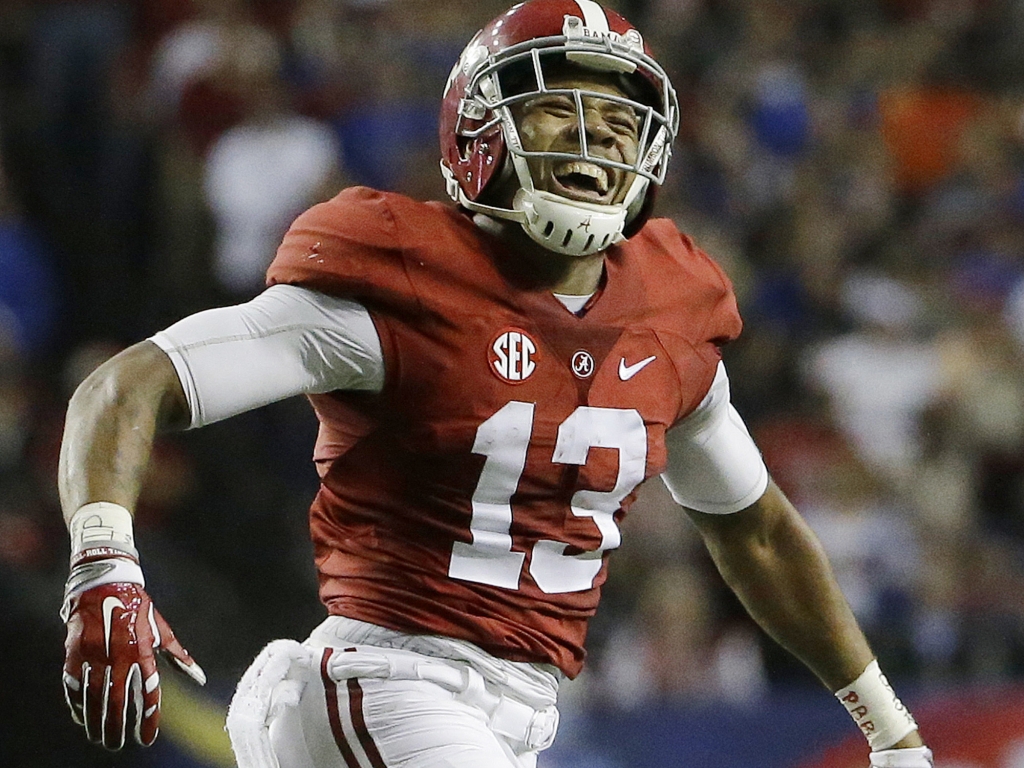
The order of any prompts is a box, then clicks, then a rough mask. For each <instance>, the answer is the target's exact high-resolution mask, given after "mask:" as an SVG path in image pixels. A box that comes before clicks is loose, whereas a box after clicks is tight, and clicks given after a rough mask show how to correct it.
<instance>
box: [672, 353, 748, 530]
mask: <svg viewBox="0 0 1024 768" xmlns="http://www.w3.org/2000/svg"><path fill="white" fill-rule="evenodd" d="M665 447H666V450H667V452H668V461H667V467H666V469H665V472H664V473H662V476H661V477H662V480H663V481H664V483H665V485H666V486H667V487H668V490H669V492H670V493H671V494H672V498H673V499H675V501H676V502H677V503H679V504H682V505H683V506H684V507H689V508H690V509H695V510H697V511H698V512H705V513H708V514H718V515H724V514H731V513H733V512H738V511H740V510H741V509H745V508H746V507H749V506H750V505H751V504H753V503H754V502H755V501H757V500H758V499H759V498H761V495H762V494H763V493H764V492H765V489H767V487H768V468H767V467H766V466H765V463H764V460H763V459H762V458H761V452H760V451H759V450H758V448H757V446H756V445H755V444H754V441H753V439H752V438H751V437H750V433H749V432H748V431H747V428H746V426H745V425H744V424H743V420H742V419H741V418H740V415H739V413H737V412H736V409H735V408H734V407H733V406H732V404H731V403H730V402H729V378H728V376H727V375H726V372H725V366H724V365H723V364H722V363H719V364H718V370H717V372H716V374H715V379H714V382H713V383H712V384H711V389H710V390H709V391H708V394H707V395H706V396H705V397H704V400H703V401H702V402H701V404H700V405H699V406H698V407H697V409H696V410H695V411H693V413H691V414H690V415H689V416H687V417H686V418H685V419H683V420H682V421H681V422H679V423H678V424H677V425H676V426H675V427H673V428H672V429H670V430H669V431H668V432H667V433H666V435H665Z"/></svg>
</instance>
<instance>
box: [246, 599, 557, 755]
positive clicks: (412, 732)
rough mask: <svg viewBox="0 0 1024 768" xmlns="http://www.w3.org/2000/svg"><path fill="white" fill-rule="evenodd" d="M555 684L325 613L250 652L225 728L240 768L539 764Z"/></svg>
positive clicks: (548, 674) (550, 730)
mask: <svg viewBox="0 0 1024 768" xmlns="http://www.w3.org/2000/svg"><path fill="white" fill-rule="evenodd" d="M389 646H390V647H389ZM395 646H398V647H395ZM439 654H443V655H439ZM558 680H559V675H558V673H556V672H554V670H552V669H551V668H547V667H544V666H541V665H532V664H518V663H514V662H508V661H504V660H501V659H497V658H495V657H493V656H490V655H489V654H486V653H484V652H483V651H482V650H481V649H479V648H477V647H476V646H473V645H470V644H469V643H463V642H460V641H455V640H449V639H447V638H438V637H423V636H415V635H405V634H403V633H398V632H394V631H392V630H387V629H383V628H380V627H376V626H374V625H370V624H366V623H364V622H358V621H354V620H352V619H345V618H342V617H330V618H328V619H327V621H325V622H324V624H322V625H321V626H320V627H318V628H317V629H316V630H314V632H313V634H312V635H311V636H310V638H309V640H307V641H306V642H305V643H303V644H301V645H300V644H298V643H295V642H292V641H276V642H275V643H272V644H271V645H270V646H268V648H267V649H265V650H264V652H263V653H261V654H260V656H258V657H257V659H256V661H255V662H253V665H252V666H251V667H250V668H249V670H248V671H247V672H246V674H245V676H244V677H243V678H242V681H241V682H240V683H239V687H238V691H237V692H236V694H235V698H234V699H233V700H232V704H231V710H230V711H229V715H228V732H229V734H230V736H231V741H232V746H233V747H234V749H235V754H236V758H237V759H238V765H239V768H278V766H279V768H535V766H536V763H537V753H538V752H540V751H541V750H543V749H545V748H547V747H548V746H550V745H551V742H552V741H553V739H554V735H555V730H556V728H557V724H558V711H557V709H556V708H555V695H556V693H557V684H558ZM275 763H276V765H275Z"/></svg>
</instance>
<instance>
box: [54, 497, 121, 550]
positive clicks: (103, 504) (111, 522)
mask: <svg viewBox="0 0 1024 768" xmlns="http://www.w3.org/2000/svg"><path fill="white" fill-rule="evenodd" d="M68 529H69V530H70V532H71V557H72V559H73V558H74V557H75V555H77V554H79V553H80V552H82V551H84V550H86V549H92V548H94V547H110V548H112V549H119V550H121V551H123V552H127V553H128V554H130V555H131V556H132V557H136V558H137V557H138V556H139V553H138V551H137V550H136V549H135V532H134V529H133V527H132V513H131V512H129V511H128V510H127V509H125V508H124V507H122V506H121V505H120V504H113V503H111V502H109V501H94V502H92V503H91V504H85V505H83V506H81V507H79V508H78V511H77V512H75V514H73V515H72V516H71V520H70V522H69V523H68Z"/></svg>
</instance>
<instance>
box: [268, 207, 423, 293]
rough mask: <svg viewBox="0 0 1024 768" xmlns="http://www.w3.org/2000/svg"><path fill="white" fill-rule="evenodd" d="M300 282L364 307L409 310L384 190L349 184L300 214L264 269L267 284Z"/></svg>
mask: <svg viewBox="0 0 1024 768" xmlns="http://www.w3.org/2000/svg"><path fill="white" fill-rule="evenodd" d="M280 283H287V284H291V285H301V286H305V287H308V288H313V289H315V290H318V291H321V292H323V293H328V294H331V295H333V296H342V297H348V298H354V299H357V300H360V301H362V302H363V303H364V304H365V305H366V306H367V307H371V306H372V305H374V304H386V305H387V306H388V307H389V308H390V309H391V310H392V311H398V312H401V311H403V310H415V309H416V307H417V304H418V302H417V299H416V296H415V291H414V290H413V287H412V283H411V281H410V280H409V277H408V274H407V272H406V269H405V261H404V257H403V253H402V248H401V245H400V242H399V236H398V228H397V226H396V223H395V217H394V212H393V210H392V208H391V206H390V204H389V202H388V197H387V194H386V193H384V192H378V191H376V190H372V189H368V188H366V187H350V188H348V189H345V190H343V191H342V192H341V193H339V194H338V195H337V196H335V197H334V198H333V199H331V200H329V201H327V202H325V203H320V204H319V205H315V206H313V207H312V208H310V209H309V210H307V211H306V212H305V213H303V214H301V215H300V216H299V217H298V218H297V219H296V220H295V221H294V222H293V223H292V225H291V227H290V228H289V229H288V232H287V233H286V234H285V236H284V239H283V241H282V242H281V246H280V247H279V248H278V250H277V255H276V256H275V258H274V261H273V262H272V263H271V265H270V267H269V269H268V270H267V284H268V285H277V284H280Z"/></svg>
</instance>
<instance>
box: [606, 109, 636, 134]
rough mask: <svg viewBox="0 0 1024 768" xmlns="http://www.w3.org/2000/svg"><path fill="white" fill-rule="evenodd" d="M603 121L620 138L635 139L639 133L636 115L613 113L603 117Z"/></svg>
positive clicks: (622, 112)
mask: <svg viewBox="0 0 1024 768" xmlns="http://www.w3.org/2000/svg"><path fill="white" fill-rule="evenodd" d="M605 121H606V122H607V123H608V125H609V126H611V129H612V130H613V131H615V132H616V133H618V134H619V135H622V136H630V137H632V138H636V136H637V134H638V132H639V124H638V121H637V118H636V115H634V114H632V113H630V112H624V111H615V112H613V113H611V114H610V115H607V116H606V117H605Z"/></svg>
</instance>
